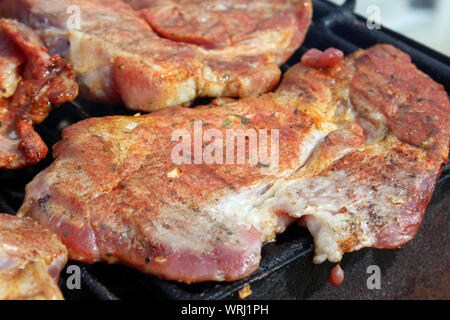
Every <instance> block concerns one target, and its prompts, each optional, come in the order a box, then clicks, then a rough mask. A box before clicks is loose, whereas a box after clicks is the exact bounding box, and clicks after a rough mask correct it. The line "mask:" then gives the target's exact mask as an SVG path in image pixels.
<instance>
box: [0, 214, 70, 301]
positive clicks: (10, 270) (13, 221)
mask: <svg viewBox="0 0 450 320" xmlns="http://www.w3.org/2000/svg"><path fill="white" fill-rule="evenodd" d="M66 262H67V249H66V247H65V246H64V245H63V244H62V242H61V241H60V240H59V239H58V236H57V235H56V234H54V233H53V232H52V231H50V230H49V229H47V228H46V227H44V226H42V225H40V224H39V223H38V222H37V221H34V220H33V219H30V218H19V217H15V216H12V215H8V214H0V300H4V299H7V300H9V299H11V300H16V299H39V300H41V299H62V294H61V292H60V290H59V288H58V286H57V285H56V282H57V280H58V278H59V273H60V272H61V270H62V268H63V267H64V265H65V264H66Z"/></svg>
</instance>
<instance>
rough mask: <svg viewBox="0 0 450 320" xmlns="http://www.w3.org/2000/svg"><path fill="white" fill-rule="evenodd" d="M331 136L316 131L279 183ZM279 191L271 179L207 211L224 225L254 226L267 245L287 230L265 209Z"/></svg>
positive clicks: (281, 174)
mask: <svg viewBox="0 0 450 320" xmlns="http://www.w3.org/2000/svg"><path fill="white" fill-rule="evenodd" d="M327 133H328V132H327V131H321V130H317V129H315V128H313V129H312V130H311V132H310V134H309V135H307V136H306V137H305V139H304V140H303V141H302V145H301V147H300V150H301V153H300V154H299V155H298V159H299V162H298V164H297V166H296V167H294V168H292V169H290V170H285V171H283V172H278V173H277V179H283V177H287V176H289V175H290V174H292V173H293V172H295V171H296V170H297V169H298V168H299V167H301V166H303V165H304V164H305V163H306V161H307V159H308V158H309V157H310V155H311V153H312V152H313V150H314V149H315V148H316V147H317V145H319V144H320V142H321V141H322V140H323V138H324V137H325V136H326V135H327ZM276 189H277V187H274V179H273V177H272V178H268V179H267V180H265V181H262V182H259V183H258V184H255V185H253V186H249V187H245V188H241V189H239V190H237V191H236V192H232V193H230V194H228V195H226V196H224V197H222V198H221V199H220V200H219V202H218V203H214V204H213V205H210V206H208V207H206V208H205V210H206V211H207V212H209V213H210V214H211V215H212V216H213V217H214V218H215V219H217V221H222V222H224V223H226V221H235V222H236V223H237V224H238V225H242V226H247V228H248V227H250V226H253V227H255V228H256V229H257V230H258V231H260V232H261V233H262V240H263V242H267V241H272V240H273V239H274V238H275V236H276V234H277V233H280V232H283V231H284V228H285V227H286V225H285V223H284V222H283V219H280V217H279V216H278V215H277V214H274V213H273V212H272V211H271V210H268V208H267V207H265V206H264V205H263V204H264V202H266V201H267V200H268V199H271V198H272V197H274V196H275V192H276Z"/></svg>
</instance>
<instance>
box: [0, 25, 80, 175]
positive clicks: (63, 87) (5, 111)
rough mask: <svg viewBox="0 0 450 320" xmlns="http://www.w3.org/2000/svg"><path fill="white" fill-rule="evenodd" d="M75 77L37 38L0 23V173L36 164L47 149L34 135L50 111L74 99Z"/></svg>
mask: <svg viewBox="0 0 450 320" xmlns="http://www.w3.org/2000/svg"><path fill="white" fill-rule="evenodd" d="M77 93H78V87H77V84H76V83H75V74H74V72H73V69H72V67H71V66H70V65H67V64H66V63H65V62H64V60H63V59H61V57H60V56H59V55H54V56H52V57H50V56H49V54H48V53H47V50H46V48H45V47H44V46H43V44H42V42H41V41H40V40H39V38H38V36H37V35H36V34H35V33H34V32H33V31H32V30H31V29H29V28H28V27H26V26H25V25H22V24H20V23H18V22H17V21H15V20H9V19H0V168H6V169H16V168H20V167H24V166H27V165H31V164H34V163H36V162H38V161H39V160H41V159H42V158H44V157H45V156H46V154H47V146H46V145H45V143H44V142H43V141H42V139H41V137H40V136H39V135H38V134H37V133H36V132H35V131H34V130H33V124H34V123H40V122H42V121H43V120H44V119H45V118H46V117H47V114H48V112H50V110H51V107H52V105H60V104H62V103H64V102H66V101H70V100H73V99H75V96H76V95H77Z"/></svg>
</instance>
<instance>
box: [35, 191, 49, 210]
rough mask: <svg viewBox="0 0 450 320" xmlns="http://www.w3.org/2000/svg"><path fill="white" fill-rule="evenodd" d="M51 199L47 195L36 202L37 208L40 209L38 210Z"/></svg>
mask: <svg viewBox="0 0 450 320" xmlns="http://www.w3.org/2000/svg"><path fill="white" fill-rule="evenodd" d="M51 197H52V196H51V195H50V194H48V195H46V196H45V197H43V198H40V199H39V200H38V203H39V207H40V208H43V207H44V206H45V204H46V203H47V202H48V200H50V198H51Z"/></svg>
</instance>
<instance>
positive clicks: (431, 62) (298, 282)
mask: <svg viewBox="0 0 450 320" xmlns="http://www.w3.org/2000/svg"><path fill="white" fill-rule="evenodd" d="M313 5H314V14H313V23H312V25H311V27H310V29H309V32H308V34H307V37H306V40H305V42H304V43H303V45H302V46H301V48H299V49H298V50H297V51H296V52H295V54H294V55H293V56H292V57H291V58H290V59H289V61H288V62H287V63H286V64H285V65H283V66H282V71H283V72H284V71H286V70H288V69H289V68H290V67H291V66H292V65H294V64H295V63H297V62H299V61H300V57H301V56H302V54H303V53H304V52H306V50H308V49H309V48H313V47H314V48H318V49H321V50H324V49H326V48H328V47H335V48H338V49H340V50H342V51H343V52H344V53H345V54H349V53H351V52H353V51H355V50H356V49H358V48H366V47H369V46H371V45H374V44H376V43H390V44H393V45H394V46H396V47H398V48H400V49H401V50H403V51H404V52H406V53H408V54H409V55H411V57H412V60H413V62H414V63H415V64H416V65H417V67H418V68H419V69H420V70H422V71H423V72H425V73H426V74H428V75H430V76H431V77H432V78H433V79H434V80H435V81H437V82H438V83H441V84H442V85H443V86H444V87H445V89H446V91H447V92H450V58H448V57H446V56H444V55H442V54H440V53H437V52H435V51H433V50H431V49H429V48H427V47H425V46H423V45H421V44H419V43H417V42H414V41H413V40H411V39H408V38H406V37H404V36H402V35H399V34H397V33H395V32H393V31H390V30H388V29H386V28H382V29H379V30H377V29H374V30H370V29H368V28H367V27H366V20H365V19H364V18H362V17H360V16H358V15H355V14H354V13H353V9H354V6H355V1H348V0H347V1H346V2H345V3H344V4H343V5H341V6H337V5H334V4H332V3H329V2H326V1H323V0H315V1H313ZM208 101H209V100H208V99H199V100H197V101H196V103H195V105H199V104H205V103H207V102H208ZM134 113H135V112H132V111H129V110H127V109H125V108H120V107H110V106H104V105H98V104H94V103H87V102H84V101H79V100H77V101H75V102H71V103H66V104H64V105H62V106H61V107H59V108H57V109H55V110H53V111H52V112H51V114H50V115H49V117H48V118H47V119H46V120H45V121H44V122H43V123H42V124H40V125H37V126H36V130H37V131H38V133H39V134H40V135H41V137H42V138H43V139H44V141H45V142H46V143H47V145H48V146H52V145H53V144H54V143H56V142H57V141H59V140H60V137H61V131H62V129H64V128H65V127H66V126H68V125H70V124H73V123H76V122H78V121H81V120H84V119H87V118H89V117H98V116H106V115H131V114H134ZM51 162H52V155H51V151H50V152H49V155H48V156H47V157H46V159H45V160H43V161H41V162H40V163H38V164H37V165H34V166H32V167H28V168H24V169H20V170H15V171H0V210H1V211H2V212H7V213H10V214H15V213H16V211H17V210H18V208H19V207H20V205H21V203H22V201H23V198H24V190H25V185H26V184H27V183H28V182H30V181H31V180H32V179H33V177H34V176H35V175H36V174H38V173H39V172H40V171H41V170H43V169H44V168H45V167H47V166H48V165H49V164H50V163H51ZM449 208H450V165H447V166H446V167H444V168H443V171H442V174H441V177H440V178H439V181H438V183H437V185H436V189H435V192H434V194H433V198H432V200H431V203H430V205H429V207H428V209H427V213H426V215H425V218H424V221H423V223H422V226H421V228H420V229H419V232H418V234H417V235H416V237H415V238H414V240H413V241H412V242H410V243H408V244H406V245H405V246H404V247H403V248H401V249H395V250H375V249H363V250H360V251H358V252H355V253H351V254H346V255H345V256H344V259H343V261H342V262H341V266H342V267H343V269H344V270H345V272H346V279H345V280H344V283H343V284H342V285H341V286H340V287H337V288H335V287H332V286H330V285H329V284H327V279H328V275H329V272H330V269H331V268H332V266H333V265H332V264H331V263H323V264H321V265H314V264H313V263H312V256H313V250H314V246H313V241H312V238H311V236H310V235H309V233H308V232H307V231H306V229H303V228H301V227H298V226H291V227H289V228H288V230H286V232H285V233H283V234H281V235H279V236H278V237H277V241H276V242H273V243H269V244H266V245H264V246H263V249H262V260H261V266H260V267H259V269H258V270H257V271H256V272H255V273H254V274H252V275H250V276H249V277H247V278H246V279H243V280H240V281H236V282H232V283H213V282H207V283H200V284H192V285H185V284H182V283H176V282H171V281H165V280H161V279H158V278H156V277H153V276H148V275H144V274H141V273H139V272H138V271H135V270H134V269H131V268H128V267H126V266H123V265H107V264H105V263H97V264H93V265H88V264H83V263H79V262H73V261H69V263H68V266H69V265H78V266H79V267H80V270H81V289H72V290H69V289H67V286H66V281H67V279H68V277H69V276H70V274H68V273H67V272H66V269H64V270H63V271H62V273H61V279H60V287H61V289H62V291H63V294H64V296H65V297H66V299H104V300H115V299H152V300H166V299H185V300H189V299H205V300H210V299H237V298H238V296H237V294H236V292H237V291H238V290H239V289H240V288H242V287H243V286H245V285H251V288H252V291H253V293H252V295H250V296H249V297H248V299H304V298H312V299H329V298H331V299H366V298H369V299H379V298H400V299H402V298H443V299H450V292H449V287H450V272H449V271H450V258H449V253H448V250H447V243H448V241H447V240H448V235H447V232H448V230H449ZM370 265H377V266H379V267H380V269H381V274H382V277H381V281H382V282H381V289H379V290H376V289H375V290H370V289H368V287H367V285H366V282H367V278H368V277H369V276H370V274H368V273H367V267H368V266H370ZM66 268H67V267H66Z"/></svg>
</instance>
